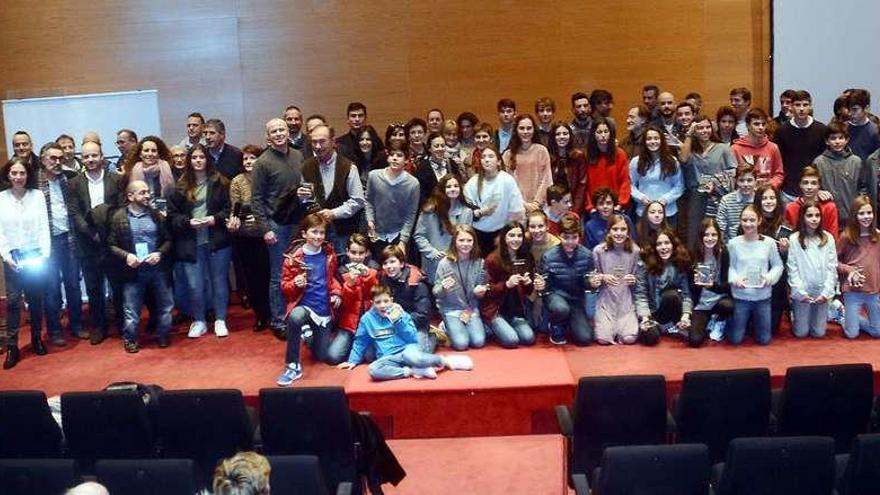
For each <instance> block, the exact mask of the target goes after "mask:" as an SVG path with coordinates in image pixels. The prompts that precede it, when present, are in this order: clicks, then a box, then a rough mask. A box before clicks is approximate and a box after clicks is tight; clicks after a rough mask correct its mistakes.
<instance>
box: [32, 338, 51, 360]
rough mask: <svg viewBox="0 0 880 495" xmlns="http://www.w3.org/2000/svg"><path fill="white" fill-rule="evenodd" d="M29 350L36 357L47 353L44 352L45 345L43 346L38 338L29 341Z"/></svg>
mask: <svg viewBox="0 0 880 495" xmlns="http://www.w3.org/2000/svg"><path fill="white" fill-rule="evenodd" d="M31 348H32V349H33V350H34V354H36V355H37V356H45V355H46V354H47V353H48V352H49V351H47V350H46V345H45V344H43V341H42V340H40V338H39V337H36V338H34V339H31Z"/></svg>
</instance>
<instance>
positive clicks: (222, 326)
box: [214, 320, 229, 337]
mask: <svg viewBox="0 0 880 495" xmlns="http://www.w3.org/2000/svg"><path fill="white" fill-rule="evenodd" d="M214 335H216V336H218V337H227V336H229V329H228V328H226V321H225V320H214Z"/></svg>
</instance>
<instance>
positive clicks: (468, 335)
mask: <svg viewBox="0 0 880 495" xmlns="http://www.w3.org/2000/svg"><path fill="white" fill-rule="evenodd" d="M459 313H460V312H459V311H453V312H449V313H447V312H444V313H443V323H445V324H446V335H448V336H449V344H450V345H451V346H452V348H453V349H455V350H456V351H463V350H465V349H467V348H468V347H470V348H473V349H479V348H480V347H483V346H484V345H486V328H485V327H484V326H483V320H482V319H481V318H480V311H479V310H478V309H471V319H470V320H469V321H468V322H467V324H465V323H464V322H462V321H461V318H459V316H458V315H459Z"/></svg>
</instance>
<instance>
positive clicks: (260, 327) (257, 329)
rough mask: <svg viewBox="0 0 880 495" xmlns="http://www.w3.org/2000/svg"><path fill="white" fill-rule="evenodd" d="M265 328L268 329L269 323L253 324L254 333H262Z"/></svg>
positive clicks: (258, 321) (261, 321)
mask: <svg viewBox="0 0 880 495" xmlns="http://www.w3.org/2000/svg"><path fill="white" fill-rule="evenodd" d="M267 328H269V322H267V321H266V320H257V321H256V322H255V323H254V331H255V332H262V331H263V330H265V329H267Z"/></svg>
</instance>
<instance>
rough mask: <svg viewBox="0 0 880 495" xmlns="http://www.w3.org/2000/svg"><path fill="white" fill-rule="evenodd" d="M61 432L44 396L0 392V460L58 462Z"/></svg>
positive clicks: (37, 392) (34, 393)
mask: <svg viewBox="0 0 880 495" xmlns="http://www.w3.org/2000/svg"><path fill="white" fill-rule="evenodd" d="M61 446H62V443H61V428H59V427H58V423H57V422H55V418H53V417H52V413H51V411H49V404H48V403H47V402H46V394H44V393H43V392H39V391H35V390H14V391H7V392H0V459H35V458H53V457H55V458H58V457H62V455H61Z"/></svg>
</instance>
